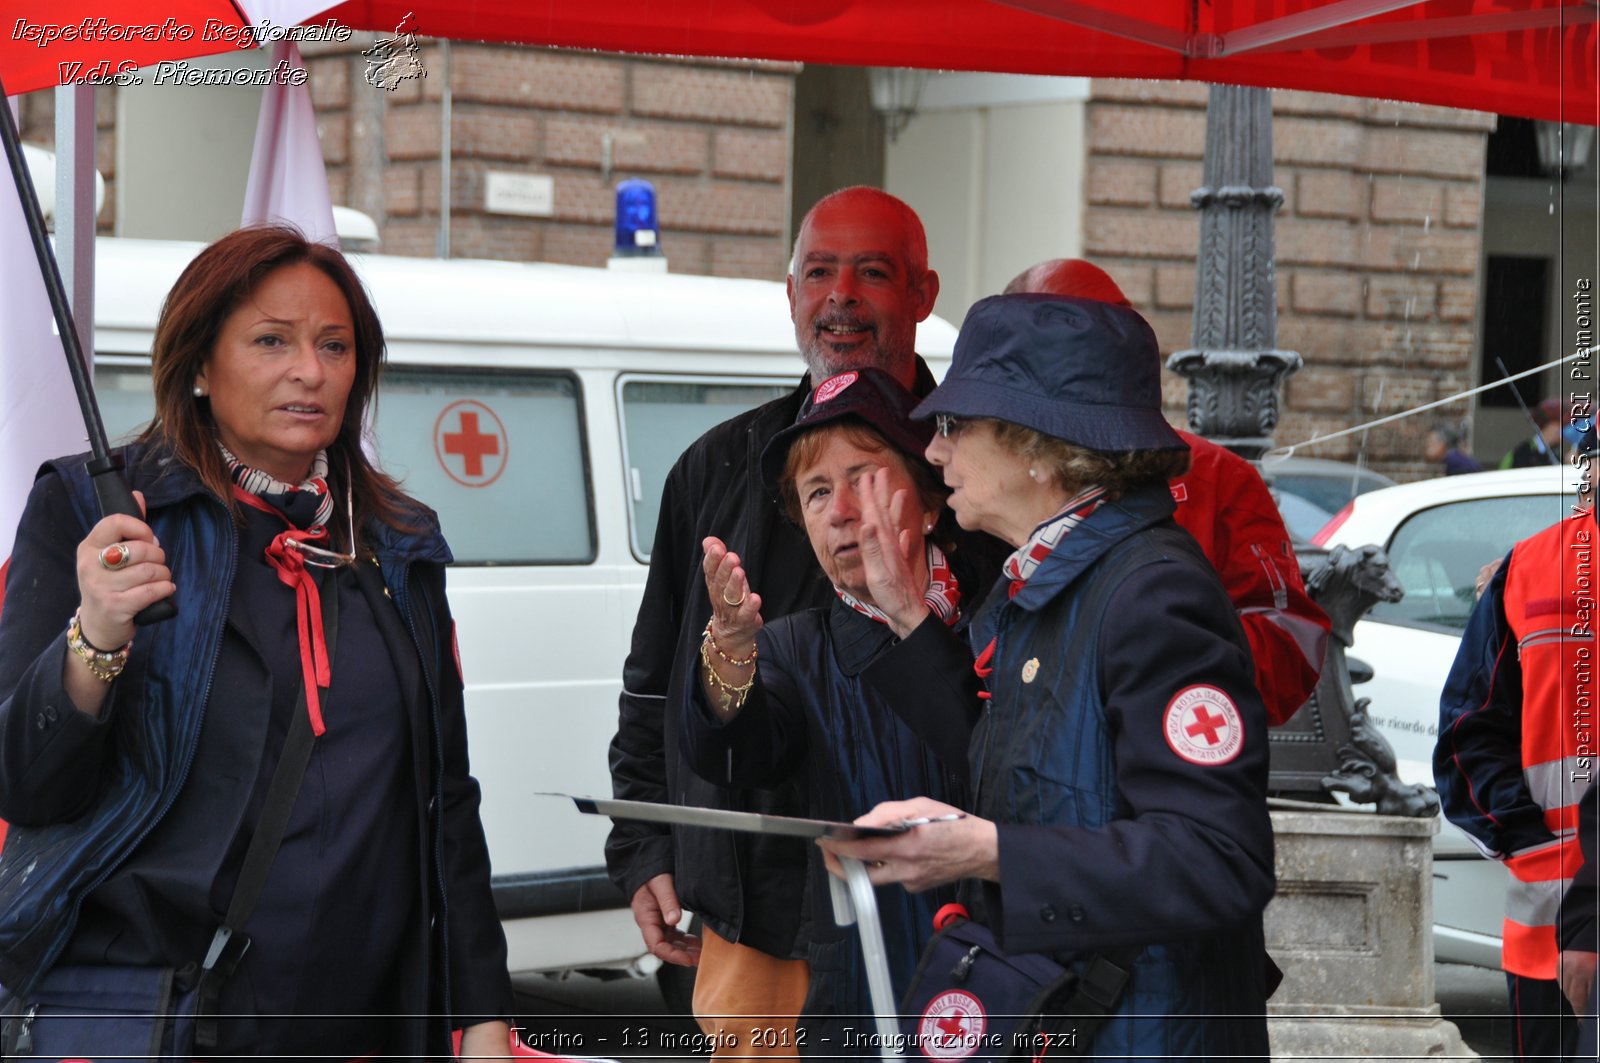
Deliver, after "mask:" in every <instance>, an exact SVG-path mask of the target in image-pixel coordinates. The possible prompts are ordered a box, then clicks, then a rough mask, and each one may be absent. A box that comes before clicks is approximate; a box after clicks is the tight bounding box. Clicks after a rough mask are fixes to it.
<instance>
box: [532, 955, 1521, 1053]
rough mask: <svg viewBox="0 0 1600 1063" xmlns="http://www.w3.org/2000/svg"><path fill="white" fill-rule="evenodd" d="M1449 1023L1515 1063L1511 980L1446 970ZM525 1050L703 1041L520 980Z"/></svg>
mask: <svg viewBox="0 0 1600 1063" xmlns="http://www.w3.org/2000/svg"><path fill="white" fill-rule="evenodd" d="M1434 976H1435V982H1436V996H1437V998H1438V1001H1439V1006H1440V1008H1441V1010H1443V1012H1444V1014H1445V1017H1446V1018H1448V1019H1449V1020H1450V1021H1452V1022H1454V1023H1455V1024H1456V1025H1457V1026H1458V1027H1459V1028H1460V1029H1461V1035H1462V1038H1463V1039H1464V1040H1465V1041H1466V1043H1467V1044H1468V1045H1469V1046H1470V1047H1471V1048H1472V1049H1473V1051H1475V1052H1477V1053H1478V1054H1479V1055H1481V1056H1483V1057H1484V1058H1485V1059H1489V1060H1495V1061H1496V1063H1500V1061H1507V1060H1509V1056H1510V1048H1509V1046H1510V1025H1509V1021H1508V1019H1507V1018H1506V985H1505V977H1504V976H1503V975H1502V974H1500V972H1498V971H1488V970H1484V969H1482V968H1479V967H1464V966H1460V965H1458V964H1448V963H1441V964H1438V965H1437V966H1436V967H1435V969H1434ZM516 988H517V998H518V1004H519V1006H520V1007H521V1010H522V1015H523V1019H522V1026H523V1027H524V1029H523V1038H524V1041H525V1043H527V1044H529V1045H530V1046H531V1047H534V1048H538V1049H540V1050H541V1051H545V1052H550V1053H553V1054H557V1055H566V1056H601V1057H609V1058H612V1059H626V1060H629V1061H630V1063H632V1061H639V1063H662V1061H668V1060H682V1059H684V1058H686V1057H689V1056H693V1055H697V1054H700V1053H699V1052H697V1051H696V1049H703V1048H704V1047H705V1045H704V1039H703V1038H700V1037H697V1036H696V1031H695V1027H694V1026H693V1025H692V1024H691V1023H689V1022H687V1021H686V1020H684V1019H681V1018H677V1017H674V1016H671V1015H668V1014H666V1012H667V1007H666V1004H665V1003H664V1002H663V1001H662V998H661V993H660V991H659V990H658V989H657V988H656V984H655V981H654V980H653V979H632V978H624V979H616V980H613V981H608V982H602V981H600V980H598V979H594V978H587V977H583V976H574V977H572V978H569V979H566V980H565V981H556V980H553V979H549V978H544V977H542V976H531V977H525V978H521V979H518V980H517V983H516Z"/></svg>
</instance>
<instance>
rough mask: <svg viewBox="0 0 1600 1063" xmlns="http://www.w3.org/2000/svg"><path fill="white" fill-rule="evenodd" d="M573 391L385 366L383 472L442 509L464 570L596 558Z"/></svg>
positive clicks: (553, 382) (379, 430) (520, 380)
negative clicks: (483, 566)
mask: <svg viewBox="0 0 1600 1063" xmlns="http://www.w3.org/2000/svg"><path fill="white" fill-rule="evenodd" d="M582 424H583V418H582V413H581V411H580V409H579V406H578V386H577V383H576V381H574V380H573V379H572V378H571V377H570V376H566V375H561V374H554V373H552V374H545V375H540V374H532V373H517V374H515V375H511V374H501V373H490V372H471V371H455V372H439V371H435V370H419V369H411V368H406V367H403V366H394V365H391V366H390V367H389V368H388V369H387V370H385V372H384V377H383V384H382V386H381V388H380V390H379V397H378V404H377V417H376V434H377V440H378V453H379V455H380V457H381V461H382V465H383V469H384V471H385V472H387V473H389V474H390V475H391V476H394V477H397V478H398V479H399V480H400V481H401V485H402V486H403V487H404V488H405V490H406V493H407V494H410V495H412V496H414V497H416V498H418V499H420V500H421V501H423V502H425V503H427V504H428V505H429V506H432V507H433V508H434V509H435V510H437V511H438V513H439V521H440V523H441V524H442V525H443V527H444V534H445V538H446V539H448V540H449V542H450V549H451V551H452V552H453V553H454V554H455V558H456V563H457V564H463V565H494V564H583V563H586V562H588V561H592V560H593V559H594V556H595V546H594V530H593V521H592V518H591V514H592V512H593V506H592V505H591V504H590V495H589V479H588V459H587V455H586V450H585V445H584V440H583V431H582Z"/></svg>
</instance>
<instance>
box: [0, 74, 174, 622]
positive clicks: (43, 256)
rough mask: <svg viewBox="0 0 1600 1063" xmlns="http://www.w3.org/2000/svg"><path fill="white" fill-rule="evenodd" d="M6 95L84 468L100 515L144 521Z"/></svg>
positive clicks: (18, 180)
mask: <svg viewBox="0 0 1600 1063" xmlns="http://www.w3.org/2000/svg"><path fill="white" fill-rule="evenodd" d="M5 99H6V90H5V84H4V82H3V81H0V141H3V142H4V144H5V153H6V163H7V165H8V166H9V167H10V169H11V178H12V181H13V182H14V183H15V184H16V186H17V197H18V198H19V199H20V200H21V201H22V216H23V218H24V219H26V221H27V223H28V236H29V238H30V239H31V240H32V241H33V253H34V256H35V257H36V258H37V259H38V260H39V272H40V273H41V274H42V275H43V277H44V287H45V291H46V292H47V293H48V294H49V296H50V311H51V313H52V314H54V315H55V319H56V331H57V332H58V333H60V335H61V349H62V351H63V352H64V353H65V354H66V357H67V371H68V372H69V373H71V374H72V389H73V391H75V392H76V393H77V396H78V408H79V410H81V411H82V413H83V427H84V430H85V432H86V433H87V434H88V437H89V451H90V457H89V460H88V461H87V462H85V463H84V468H86V469H87V470H88V471H89V481H90V483H92V484H93V485H94V494H95V498H96V499H97V500H98V501H99V503H100V514H101V516H109V515H111V514H113V513H123V514H126V515H127V516H130V517H135V518H138V519H139V520H143V519H144V512H143V511H142V510H141V509H140V508H139V503H138V502H137V501H136V500H135V499H134V497H133V492H132V491H131V490H130V489H129V488H128V482H127V481H126V480H125V479H123V477H122V459H121V458H120V457H119V456H117V455H114V454H112V453H111V448H110V447H109V446H108V445H107V444H106V429H105V423H104V422H103V421H102V420H101V418H100V406H99V404H98V403H96V402H95V398H94V385H93V384H91V383H90V381H89V373H88V369H87V364H88V363H86V362H85V361H84V358H83V346H82V344H81V343H79V341H78V330H77V327H76V326H75V325H74V324H73V321H72V308H71V307H70V306H69V305H68V304H67V292H66V287H65V285H63V284H62V283H61V270H60V268H59V267H58V266H57V265H56V257H55V253H54V252H53V251H52V250H51V248H50V237H49V234H48V233H47V232H46V230H45V224H44V212H43V211H42V210H40V209H39V197H38V195H37V194H36V193H35V192H34V190H33V179H32V177H30V176H29V174H28V164H27V161H26V160H25V159H24V158H23V157H22V138H21V136H20V135H19V134H18V132H17V124H16V122H15V121H13V120H12V117H11V108H10V107H8V106H6V105H5ZM177 614H178V609H177V606H176V605H174V604H173V602H172V599H171V598H166V599H163V600H161V601H159V602H153V603H151V604H150V605H147V606H145V607H144V608H143V609H141V610H140V611H139V614H138V615H137V616H135V617H134V618H133V619H134V622H135V623H137V624H140V625H145V624H155V623H159V622H160V621H162V620H167V619H170V618H171V617H174V616H176V615H177Z"/></svg>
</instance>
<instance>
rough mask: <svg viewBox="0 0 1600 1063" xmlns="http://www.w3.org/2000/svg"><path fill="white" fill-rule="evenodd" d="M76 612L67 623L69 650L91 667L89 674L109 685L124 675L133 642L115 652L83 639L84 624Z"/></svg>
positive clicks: (130, 641) (125, 643)
mask: <svg viewBox="0 0 1600 1063" xmlns="http://www.w3.org/2000/svg"><path fill="white" fill-rule="evenodd" d="M79 612H81V610H76V611H74V612H73V614H72V619H71V620H70V621H68V622H67V648H68V649H70V650H71V651H72V652H73V653H75V654H77V655H78V659H79V660H81V661H82V662H83V663H84V664H86V665H88V666H89V674H90V675H92V676H94V677H95V678H96V679H98V680H100V681H101V682H102V683H109V682H111V681H112V680H113V679H115V678H117V676H119V675H121V674H122V670H123V669H124V668H126V667H127V666H128V656H129V654H131V653H132V652H133V640H132V639H129V640H128V641H127V642H124V643H123V644H122V645H121V646H118V647H117V648H116V649H114V650H102V649H100V648H99V647H98V646H95V645H94V644H92V643H91V642H90V641H89V640H88V639H86V638H84V637H83V622H82V620H81V619H79V616H78V613H79Z"/></svg>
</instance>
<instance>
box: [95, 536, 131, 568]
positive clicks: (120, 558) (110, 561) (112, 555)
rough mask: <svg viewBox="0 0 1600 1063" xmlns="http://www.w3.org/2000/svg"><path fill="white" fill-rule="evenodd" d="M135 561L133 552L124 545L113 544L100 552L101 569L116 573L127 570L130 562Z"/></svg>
mask: <svg viewBox="0 0 1600 1063" xmlns="http://www.w3.org/2000/svg"><path fill="white" fill-rule="evenodd" d="M132 560H133V551H131V550H129V549H128V547H127V546H126V545H125V544H123V543H112V544H111V545H110V546H108V547H106V548H104V549H103V550H101V551H100V567H101V568H104V569H109V570H110V571H112V572H115V571H116V570H117V569H119V568H127V567H128V562H129V561H132Z"/></svg>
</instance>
